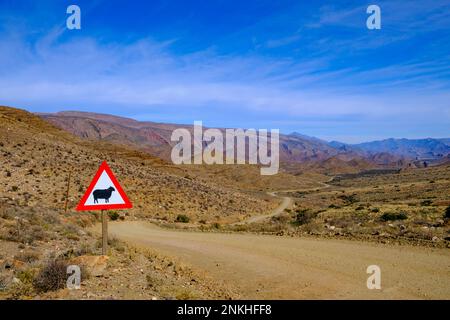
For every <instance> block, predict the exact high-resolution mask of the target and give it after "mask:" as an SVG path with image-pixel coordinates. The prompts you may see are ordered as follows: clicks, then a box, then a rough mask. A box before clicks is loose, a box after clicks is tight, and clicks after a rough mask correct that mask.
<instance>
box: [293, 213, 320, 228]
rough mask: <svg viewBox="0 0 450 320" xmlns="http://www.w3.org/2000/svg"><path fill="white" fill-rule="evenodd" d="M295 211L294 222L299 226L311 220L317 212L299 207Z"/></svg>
mask: <svg viewBox="0 0 450 320" xmlns="http://www.w3.org/2000/svg"><path fill="white" fill-rule="evenodd" d="M296 212H297V213H296V215H295V221H294V224H295V225H300V226H301V225H304V224H307V223H309V222H311V221H312V220H313V219H314V218H315V217H316V216H317V213H315V212H311V211H309V210H308V209H301V210H297V211H296Z"/></svg>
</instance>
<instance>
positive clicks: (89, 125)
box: [39, 111, 450, 172]
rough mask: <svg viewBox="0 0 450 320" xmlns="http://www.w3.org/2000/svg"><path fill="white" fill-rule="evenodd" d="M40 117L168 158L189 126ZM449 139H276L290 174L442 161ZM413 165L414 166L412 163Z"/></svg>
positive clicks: (70, 114) (85, 116)
mask: <svg viewBox="0 0 450 320" xmlns="http://www.w3.org/2000/svg"><path fill="white" fill-rule="evenodd" d="M39 115H40V116H41V117H42V118H43V119H45V120H47V121H49V122H51V123H52V124H54V125H56V126H58V127H60V128H62V129H64V130H66V131H69V132H71V133H72V134H75V135H77V136H79V137H82V138H87V139H95V140H105V141H108V142H113V143H117V144H123V145H127V146H131V147H134V148H137V149H140V150H143V151H145V152H148V153H149V154H152V155H155V156H158V157H160V158H162V159H165V160H170V152H171V150H172V146H173V145H174V144H175V143H174V142H172V141H170V137H171V134H172V131H173V130H174V129H176V128H180V127H184V128H187V129H188V130H192V126H191V125H178V124H170V123H156V122H150V121H136V120H133V119H129V118H124V117H118V116H113V115H107V114H98V113H90V112H78V111H64V112H58V113H41V114H39ZM449 155H450V138H446V139H431V138H428V139H416V140H410V139H387V140H382V141H372V142H365V143H360V144H346V143H341V142H337V141H332V142H327V141H324V140H321V139H318V138H315V137H310V136H306V135H303V134H300V133H297V132H294V133H291V134H288V135H280V161H281V162H282V163H284V164H285V167H286V168H290V169H292V170H294V171H295V170H303V169H311V170H318V171H324V172H330V171H331V172H357V171H360V170H365V169H370V168H376V167H380V166H381V167H386V166H388V167H399V166H400V167H402V166H407V165H409V166H411V164H413V165H414V166H420V164H419V163H418V160H420V159H427V160H428V161H441V160H446V159H447V158H448V156H449ZM414 161H415V162H414Z"/></svg>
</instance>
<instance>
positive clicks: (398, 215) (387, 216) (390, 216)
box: [380, 212, 408, 221]
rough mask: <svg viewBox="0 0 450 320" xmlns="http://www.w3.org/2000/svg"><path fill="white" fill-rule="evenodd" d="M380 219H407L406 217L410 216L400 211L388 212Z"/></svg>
mask: <svg viewBox="0 0 450 320" xmlns="http://www.w3.org/2000/svg"><path fill="white" fill-rule="evenodd" d="M380 219H381V220H382V221H395V220H405V219H408V216H407V215H406V213H404V212H400V213H391V212H386V213H384V214H383V215H382V216H381V217H380Z"/></svg>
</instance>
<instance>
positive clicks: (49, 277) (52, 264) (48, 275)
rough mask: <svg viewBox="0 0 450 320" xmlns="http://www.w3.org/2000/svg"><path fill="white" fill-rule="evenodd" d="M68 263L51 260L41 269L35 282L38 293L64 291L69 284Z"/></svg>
mask: <svg viewBox="0 0 450 320" xmlns="http://www.w3.org/2000/svg"><path fill="white" fill-rule="evenodd" d="M68 265H69V264H68V263H67V261H64V260H60V259H55V260H50V261H49V262H47V264H46V265H45V266H44V267H43V268H42V269H41V271H40V272H39V274H38V275H37V276H36V278H35V279H34V281H33V286H34V288H35V289H36V290H37V291H38V292H48V291H55V290H58V289H62V288H64V287H65V285H66V282H67V267H68Z"/></svg>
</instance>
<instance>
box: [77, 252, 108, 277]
mask: <svg viewBox="0 0 450 320" xmlns="http://www.w3.org/2000/svg"><path fill="white" fill-rule="evenodd" d="M108 260H109V257H108V256H79V257H76V258H73V259H71V260H70V263H72V264H76V265H81V266H84V267H85V268H86V269H87V271H88V272H89V274H90V275H92V276H94V277H100V276H102V275H103V274H104V272H105V270H106V267H107V266H108Z"/></svg>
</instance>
